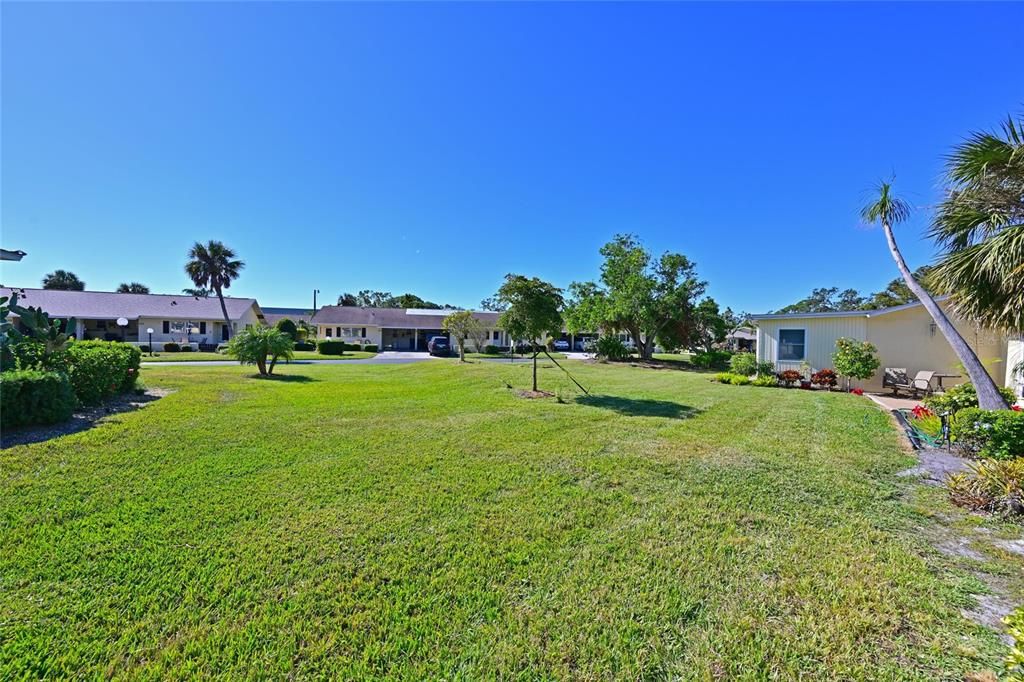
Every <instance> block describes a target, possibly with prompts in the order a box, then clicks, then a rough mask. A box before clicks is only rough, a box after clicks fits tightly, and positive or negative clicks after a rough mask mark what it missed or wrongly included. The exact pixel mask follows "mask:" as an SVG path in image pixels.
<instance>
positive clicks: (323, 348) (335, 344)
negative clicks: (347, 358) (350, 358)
mask: <svg viewBox="0 0 1024 682" xmlns="http://www.w3.org/2000/svg"><path fill="white" fill-rule="evenodd" d="M347 345H348V344H347V343H345V342H344V341H333V340H330V339H328V340H325V341H321V342H320V343H318V344H316V352H317V353H319V354H320V355H344V354H345V347H346V346H347Z"/></svg>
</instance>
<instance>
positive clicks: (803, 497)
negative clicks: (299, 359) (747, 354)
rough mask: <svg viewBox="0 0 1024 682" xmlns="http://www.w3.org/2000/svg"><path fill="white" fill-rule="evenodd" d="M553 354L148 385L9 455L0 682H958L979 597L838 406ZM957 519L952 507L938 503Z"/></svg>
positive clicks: (879, 422)
mask: <svg viewBox="0 0 1024 682" xmlns="http://www.w3.org/2000/svg"><path fill="white" fill-rule="evenodd" d="M563 364H564V365H566V366H568V367H570V368H571V369H572V371H573V372H574V373H575V374H576V375H577V378H578V379H579V380H580V381H581V383H583V384H584V385H585V386H587V387H588V388H590V390H591V392H592V393H593V396H592V397H590V398H586V399H581V400H579V401H576V400H574V399H573V398H572V394H571V393H570V391H569V388H570V386H571V384H569V383H568V381H567V379H566V378H565V376H564V375H563V374H562V372H561V371H560V370H558V369H557V368H554V367H553V366H551V363H546V365H545V368H544V369H543V370H542V372H541V383H542V388H548V389H550V390H555V391H556V392H558V393H559V395H560V396H561V398H562V399H563V400H564V401H565V402H564V403H559V402H557V401H556V400H555V399H547V400H525V399H522V398H519V397H517V396H516V395H515V394H514V393H513V392H512V391H510V390H509V389H507V388H506V383H511V384H513V385H516V386H524V385H526V381H527V377H528V373H529V366H528V365H526V364H516V365H508V366H506V365H502V364H500V363H486V362H480V363H474V364H469V365H460V364H459V363H448V362H424V363H417V364H410V365H376V366H374V365H364V366H359V365H350V366H345V365H333V366H330V365H306V366H300V365H291V366H287V367H282V368H281V372H282V375H283V376H284V379H280V380H258V379H252V378H249V377H250V376H251V374H252V370H251V368H248V369H246V368H237V367H206V368H203V367H166V368H148V369H146V370H144V373H143V374H144V379H145V381H146V383H147V384H149V385H151V386H160V387H166V388H171V389H174V390H175V391H176V392H174V393H173V394H171V395H169V396H167V397H165V398H163V399H161V400H160V401H158V402H156V403H154V404H152V405H151V406H149V407H146V408H145V409H143V410H139V411H136V412H131V413H125V414H121V415H117V416H115V417H113V418H111V419H110V421H109V422H108V423H106V424H103V425H101V426H99V427H98V428H95V429H93V430H90V431H87V432H83V433H79V434H75V435H72V436H68V437H64V438H61V439H59V440H54V441H50V442H47V443H39V444H35V445H31V446H19V447H14V448H11V449H8V450H5V451H3V452H2V453H0V484H2V486H3V495H2V496H0V546H2V547H3V551H2V552H0V679H12V678H37V677H48V678H61V677H84V678H97V677H107V676H114V677H121V678H148V679H168V678H183V677H190V676H215V675H219V676H224V677H257V678H278V677H287V676H292V677H299V678H335V679H356V678H369V677H377V678H382V677H388V678H397V679H440V678H467V679H479V678H484V679H487V678H496V677H505V678H525V679H538V678H562V679H598V678H600V679H608V678H627V679H635V678H684V679H729V680H732V679H792V678H796V677H798V676H803V679H813V680H820V679H843V680H846V679H886V680H904V679H929V680H933V679H961V678H962V677H963V675H964V673H966V672H968V671H973V670H978V669H983V668H986V667H991V668H996V667H997V666H998V665H999V657H1000V655H1001V652H1002V649H1001V644H1000V643H999V641H998V639H997V637H996V635H995V634H993V633H992V632H990V631H988V630H984V629H982V628H980V627H978V626H976V625H974V624H973V623H971V622H970V621H968V620H966V619H965V618H964V617H963V616H962V615H961V611H960V610H961V608H963V607H967V606H969V605H970V604H971V599H970V598H969V596H968V593H969V591H970V590H972V589H975V590H976V589H977V585H976V584H974V583H973V582H972V581H971V579H968V578H967V577H965V576H964V575H963V574H960V573H957V572H955V571H952V570H950V569H949V568H948V566H947V565H946V564H944V563H943V561H942V560H941V558H940V557H938V556H937V555H936V554H935V553H934V552H932V551H931V550H930V549H928V547H927V546H926V544H925V543H924V541H923V540H920V539H918V538H917V535H916V532H917V531H916V529H917V528H918V527H919V526H920V524H923V523H927V522H928V520H927V519H926V518H925V517H924V516H923V515H920V514H916V513H914V512H913V511H912V509H911V507H910V506H909V505H908V504H907V503H906V502H905V501H904V499H903V493H904V492H905V491H906V490H907V488H908V487H909V486H911V485H913V484H912V483H909V482H907V481H905V480H903V479H899V478H897V477H896V476H895V473H896V472H897V471H899V470H901V469H903V468H906V467H907V466H909V465H910V464H911V463H912V458H911V457H909V456H907V455H906V454H905V453H904V452H903V451H901V449H900V447H899V444H898V441H897V436H896V433H895V431H894V430H893V428H892V426H891V424H890V421H889V417H888V416H887V415H885V414H884V413H882V412H881V411H879V410H878V409H876V408H875V407H873V406H872V404H871V403H869V402H868V401H867V400H865V399H862V398H857V397H855V396H850V395H840V394H827V393H812V392H807V391H786V390H781V389H759V388H754V387H733V386H722V385H718V384H712V383H710V382H708V381H707V379H706V377H705V376H703V375H700V374H696V373H688V372H680V371H673V370H650V369H642V368H634V367H624V366H601V365H584V364H582V363H571V362H570V363H563ZM940 503H941V504H945V502H944V501H941V502H940Z"/></svg>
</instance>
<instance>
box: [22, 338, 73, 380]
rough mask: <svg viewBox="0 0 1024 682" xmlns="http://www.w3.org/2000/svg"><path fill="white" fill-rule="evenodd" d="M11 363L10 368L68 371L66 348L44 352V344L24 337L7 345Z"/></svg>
mask: <svg viewBox="0 0 1024 682" xmlns="http://www.w3.org/2000/svg"><path fill="white" fill-rule="evenodd" d="M8 348H9V351H10V354H11V358H12V359H13V365H12V367H10V368H11V369H41V370H46V371H51V372H64V373H67V371H68V353H67V350H66V349H60V350H55V351H53V352H50V353H47V352H46V344H45V343H43V342H42V341H37V340H35V339H29V338H24V339H22V340H20V341H17V342H16V343H12V344H10V346H9V347H8Z"/></svg>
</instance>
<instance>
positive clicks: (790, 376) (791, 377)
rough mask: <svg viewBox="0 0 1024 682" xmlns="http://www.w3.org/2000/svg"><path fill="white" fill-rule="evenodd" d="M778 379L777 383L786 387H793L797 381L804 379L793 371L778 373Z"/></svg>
mask: <svg viewBox="0 0 1024 682" xmlns="http://www.w3.org/2000/svg"><path fill="white" fill-rule="evenodd" d="M778 377H779V381H781V382H782V383H783V384H785V385H786V386H795V385H796V383H797V382H798V381H800V380H801V379H803V378H804V377H803V375H802V374H800V372H798V371H796V370H795V369H787V370H785V371H782V372H779V374H778Z"/></svg>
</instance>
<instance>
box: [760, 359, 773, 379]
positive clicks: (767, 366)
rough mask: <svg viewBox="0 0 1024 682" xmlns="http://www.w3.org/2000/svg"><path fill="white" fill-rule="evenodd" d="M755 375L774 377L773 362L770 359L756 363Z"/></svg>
mask: <svg viewBox="0 0 1024 682" xmlns="http://www.w3.org/2000/svg"><path fill="white" fill-rule="evenodd" d="M757 376H759V377H764V376H768V377H772V378H773V379H774V378H775V363H774V362H771V361H765V362H759V363H757Z"/></svg>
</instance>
